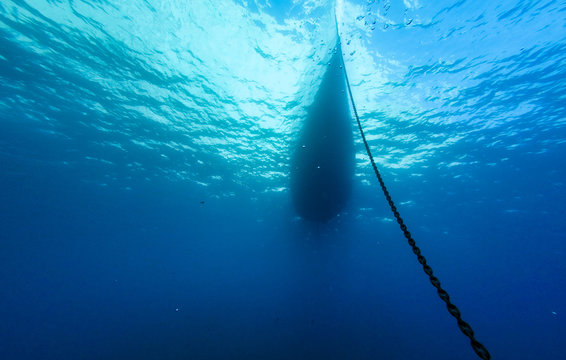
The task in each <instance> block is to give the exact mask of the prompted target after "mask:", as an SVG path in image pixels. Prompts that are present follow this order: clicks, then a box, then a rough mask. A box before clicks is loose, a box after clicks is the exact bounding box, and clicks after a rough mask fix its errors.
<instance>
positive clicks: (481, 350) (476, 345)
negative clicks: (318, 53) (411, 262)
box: [340, 54, 491, 360]
mask: <svg viewBox="0 0 566 360" xmlns="http://www.w3.org/2000/svg"><path fill="white" fill-rule="evenodd" d="M340 57H342V54H340ZM342 67H343V69H344V76H345V78H346V84H347V85H348V93H349V94H350V101H351V102H352V108H353V109H354V115H355V116H356V121H357V123H358V128H359V130H360V134H361V135H362V140H363V141H364V145H365V147H366V152H367V154H368V156H369V159H370V161H371V166H372V167H373V171H374V172H375V175H376V176H377V180H378V181H379V184H380V185H381V190H383V194H384V195H385V198H386V199H387V202H388V203H389V207H390V208H391V211H392V212H393V215H394V216H395V219H396V220H397V223H398V224H399V227H400V228H401V231H403V235H405V238H406V239H407V242H408V243H409V245H410V246H411V249H412V250H413V253H414V254H415V255H416V256H417V260H418V261H419V263H420V264H421V265H422V267H423V271H424V272H425V273H426V274H427V275H428V277H429V280H430V283H431V284H432V286H434V287H435V288H436V291H437V293H438V296H439V297H440V299H442V301H444V302H445V303H446V308H447V309H448V312H449V313H450V315H452V316H453V317H454V318H456V320H457V322H458V327H459V328H460V330H461V331H462V333H463V334H464V335H466V336H467V337H468V338H469V339H470V341H471V345H472V348H473V349H474V351H475V352H476V354H477V355H478V356H479V357H480V358H481V359H483V360H489V359H491V355H490V354H489V352H488V351H487V349H486V348H485V346H483V345H482V344H481V343H480V342H479V341H477V340H476V338H475V336H474V331H473V330H472V327H471V326H470V324H468V323H467V322H465V321H464V320H462V316H461V314H460V310H459V309H458V308H457V307H456V305H454V304H453V303H452V302H451V301H450V295H448V292H446V290H444V289H443V288H442V287H441V286H440V280H438V278H437V277H436V276H434V275H433V272H432V268H431V267H430V266H429V265H428V264H427V262H426V259H425V257H424V256H423V255H422V254H421V249H420V248H419V247H418V246H417V244H416V242H415V240H413V237H412V236H411V233H410V232H409V230H407V225H405V223H404V222H403V219H402V218H401V215H400V214H399V211H397V207H396V206H395V203H394V202H393V199H392V198H391V195H390V194H389V191H388V190H387V187H386V186H385V182H384V181H383V178H382V177H381V173H380V172H379V170H378V169H377V165H376V164H375V161H374V159H373V155H372V153H371V150H370V148H369V145H368V142H367V140H366V136H365V134H364V130H363V129H362V124H361V122H360V118H359V116H358V110H357V109H356V105H355V104H354V97H353V95H352V90H351V89H350V82H349V80H348V74H346V67H345V65H344V59H342Z"/></svg>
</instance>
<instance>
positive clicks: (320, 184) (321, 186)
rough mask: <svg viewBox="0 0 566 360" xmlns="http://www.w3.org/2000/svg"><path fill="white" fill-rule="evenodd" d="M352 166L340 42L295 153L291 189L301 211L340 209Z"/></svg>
mask: <svg viewBox="0 0 566 360" xmlns="http://www.w3.org/2000/svg"><path fill="white" fill-rule="evenodd" d="M353 172H354V144H353V136H352V123H351V116H350V109H349V103H348V97H347V90H346V80H345V77H344V72H343V69H342V54H341V48H340V45H339V44H337V46H336V50H335V51H334V54H333V55H332V57H331V60H330V64H329V66H328V69H327V70H326V73H325V74H324V77H323V79H322V82H321V84H320V88H319V90H318V92H317V94H316V97H315V100H314V102H313V104H312V106H311V107H310V108H309V112H308V116H307V118H306V119H305V121H304V123H303V125H302V129H301V132H300V134H299V139H298V141H297V143H296V144H295V146H294V149H293V151H292V155H291V194H292V197H293V204H294V206H295V208H296V210H297V212H298V214H299V215H300V216H301V217H302V218H304V219H307V220H312V221H319V222H323V221H327V220H329V219H330V218H332V217H334V216H335V215H336V214H338V213H339V212H340V211H341V210H342V209H343V208H344V206H345V204H346V202H347V201H348V198H349V196H350V192H351V188H352V180H353Z"/></svg>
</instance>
